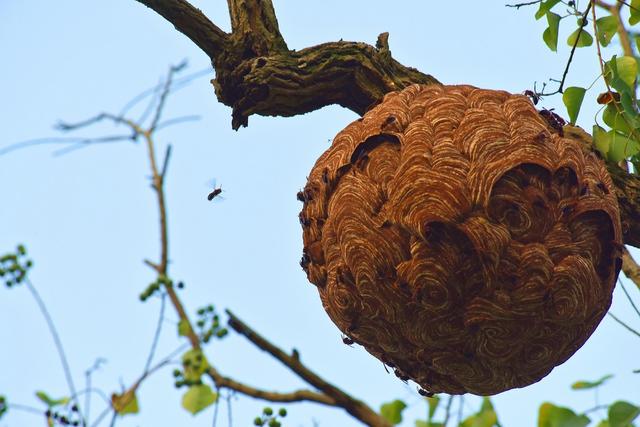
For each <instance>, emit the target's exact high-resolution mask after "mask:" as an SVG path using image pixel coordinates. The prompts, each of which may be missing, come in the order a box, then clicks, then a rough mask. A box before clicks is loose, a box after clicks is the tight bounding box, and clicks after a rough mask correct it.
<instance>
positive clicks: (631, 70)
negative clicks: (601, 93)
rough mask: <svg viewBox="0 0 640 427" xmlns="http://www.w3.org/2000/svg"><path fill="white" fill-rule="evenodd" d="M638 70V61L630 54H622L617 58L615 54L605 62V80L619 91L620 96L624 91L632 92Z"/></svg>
mask: <svg viewBox="0 0 640 427" xmlns="http://www.w3.org/2000/svg"><path fill="white" fill-rule="evenodd" d="M637 72H638V63H637V61H636V60H635V58H633V57H631V56H622V57H620V58H617V57H616V56H615V55H614V56H613V57H612V58H611V60H610V61H607V62H606V63H605V74H604V77H605V80H606V81H607V83H609V85H610V86H611V87H613V88H614V89H616V90H617V91H618V92H620V94H621V96H622V95H623V94H625V93H628V94H631V93H632V92H633V83H634V82H635V79H636V74H637Z"/></svg>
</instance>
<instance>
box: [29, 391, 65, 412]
mask: <svg viewBox="0 0 640 427" xmlns="http://www.w3.org/2000/svg"><path fill="white" fill-rule="evenodd" d="M36 397H37V398H38V399H40V400H41V401H42V402H43V403H44V404H45V405H47V407H49V408H51V407H54V406H58V405H66V404H67V403H69V398H68V397H61V398H59V399H52V398H51V397H49V395H48V394H47V393H45V392H44V391H36Z"/></svg>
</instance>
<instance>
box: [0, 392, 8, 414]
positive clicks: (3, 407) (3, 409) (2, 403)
mask: <svg viewBox="0 0 640 427" xmlns="http://www.w3.org/2000/svg"><path fill="white" fill-rule="evenodd" d="M8 409H9V405H7V398H6V397H5V396H3V395H0V419H2V417H3V416H4V414H6V413H7V410H8Z"/></svg>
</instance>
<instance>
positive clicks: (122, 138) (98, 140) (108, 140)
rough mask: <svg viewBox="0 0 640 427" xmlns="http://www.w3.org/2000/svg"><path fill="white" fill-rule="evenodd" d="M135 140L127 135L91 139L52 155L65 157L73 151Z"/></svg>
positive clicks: (59, 150)
mask: <svg viewBox="0 0 640 427" xmlns="http://www.w3.org/2000/svg"><path fill="white" fill-rule="evenodd" d="M134 138H135V137H133V136H126V135H120V136H118V135H114V136H105V137H102V138H90V139H85V140H83V141H81V142H76V143H74V144H73V145H70V146H68V147H64V148H59V149H57V150H55V151H54V152H53V153H52V154H53V155H54V156H56V157H58V156H63V155H65V154H69V153H70V152H72V151H76V150H80V149H82V148H87V147H89V146H90V145H96V144H113V143H116V142H122V141H132V140H134Z"/></svg>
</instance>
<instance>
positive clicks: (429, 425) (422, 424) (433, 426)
mask: <svg viewBox="0 0 640 427" xmlns="http://www.w3.org/2000/svg"><path fill="white" fill-rule="evenodd" d="M416 427H445V425H444V424H442V423H438V422H433V421H422V420H416Z"/></svg>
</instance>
